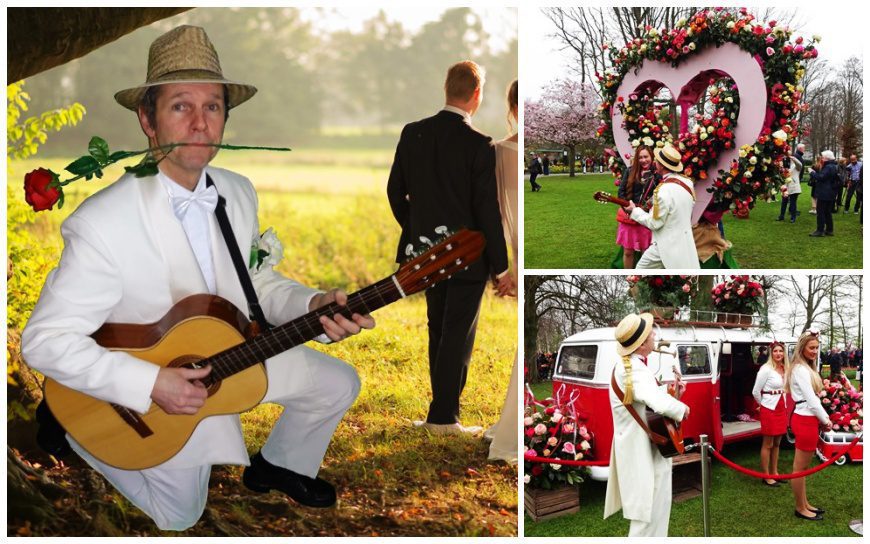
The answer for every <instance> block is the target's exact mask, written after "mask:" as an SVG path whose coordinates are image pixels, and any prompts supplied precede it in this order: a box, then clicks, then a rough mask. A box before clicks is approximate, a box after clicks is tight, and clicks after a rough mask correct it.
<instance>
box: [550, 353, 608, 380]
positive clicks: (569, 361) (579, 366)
mask: <svg viewBox="0 0 870 544" xmlns="http://www.w3.org/2000/svg"><path fill="white" fill-rule="evenodd" d="M597 358H598V346H595V345H591V346H565V347H563V348H562V351H560V352H559V364H558V368H557V370H556V371H557V372H558V373H559V374H561V375H562V376H570V377H573V378H589V379H592V378H593V377H594V376H595V360H596V359H597Z"/></svg>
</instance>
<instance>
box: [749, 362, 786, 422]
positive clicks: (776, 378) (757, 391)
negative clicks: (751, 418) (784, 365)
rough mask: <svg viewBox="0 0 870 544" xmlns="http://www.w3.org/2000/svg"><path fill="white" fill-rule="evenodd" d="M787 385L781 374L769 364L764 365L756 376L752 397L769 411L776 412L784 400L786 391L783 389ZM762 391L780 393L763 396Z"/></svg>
mask: <svg viewBox="0 0 870 544" xmlns="http://www.w3.org/2000/svg"><path fill="white" fill-rule="evenodd" d="M784 386H785V384H784V383H783V381H782V376H780V375H779V372H777V371H776V370H774V369H772V368H770V365H769V364H766V363H765V364H764V365H763V366H762V367H761V368H759V369H758V374H756V375H755V385H754V386H753V387H752V396H753V398H755V402H757V403H758V404H760V405H762V406H764V407H765V408H767V409H768V410H775V409H776V405H777V404H779V399H780V398H782V395H783V393H784V391H783V390H782V388H783V387H784ZM762 391H779V392H780V393H778V394H776V395H769V394H762Z"/></svg>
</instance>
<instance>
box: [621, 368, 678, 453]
mask: <svg viewBox="0 0 870 544" xmlns="http://www.w3.org/2000/svg"><path fill="white" fill-rule="evenodd" d="M610 387H612V388H613V393H614V394H615V395H616V398H618V399H619V402H622V399H624V398H625V395H624V394H623V393H622V390H620V389H619V385H618V384H617V383H616V368H614V369H613V373H612V374H611V375H610ZM623 406H624V407H625V409H626V410H628V413H629V414H631V417H633V418H634V420H635V421H637V424H638V425H640V428H641V429H643V432H645V433H646V435H647V436H648V437H649V439H650V440H651V441H652V443H653V444H657V445H659V446H664V445H665V444H667V443H668V442H670V439H669V438H668V437H666V436H662V435H660V434H658V433H656V432H653V431H652V430H651V429H650V428H649V427H647V424H646V423H644V421H643V419H641V417H640V415H639V414H638V413H637V410H635V409H634V406H632V405H630V404H628V405H626V404H623Z"/></svg>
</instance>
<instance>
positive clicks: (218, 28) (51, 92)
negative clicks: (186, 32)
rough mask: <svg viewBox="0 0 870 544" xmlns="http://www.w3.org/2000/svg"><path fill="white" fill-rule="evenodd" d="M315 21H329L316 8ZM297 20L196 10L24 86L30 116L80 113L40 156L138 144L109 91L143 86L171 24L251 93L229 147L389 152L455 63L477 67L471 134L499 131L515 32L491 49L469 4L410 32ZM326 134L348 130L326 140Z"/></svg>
mask: <svg viewBox="0 0 870 544" xmlns="http://www.w3.org/2000/svg"><path fill="white" fill-rule="evenodd" d="M515 13H516V12H515V11H514V12H513V14H514V15H513V16H514V17H515ZM309 14H310V12H309ZM316 14H317V16H319V17H331V16H335V13H334V12H331V11H330V10H326V9H318V10H316ZM304 15H305V14H303V13H302V11H301V10H300V9H296V8H197V9H194V10H191V11H189V12H185V13H182V14H180V15H177V16H174V17H171V18H168V19H164V20H162V21H158V22H156V23H154V24H152V25H149V26H147V27H143V28H141V29H139V30H137V31H135V32H133V33H131V34H129V35H127V36H125V37H123V38H121V39H119V40H117V41H115V42H112V43H110V44H107V45H106V46H104V47H101V48H99V49H97V50H96V51H94V52H92V53H90V54H88V55H87V56H85V57H83V58H81V59H78V60H76V61H73V62H70V63H67V64H65V65H63V66H59V67H57V68H55V69H52V70H49V71H47V72H44V73H42V74H39V75H37V76H34V77H32V78H29V79H28V80H27V90H28V92H29V93H30V95H31V96H32V97H33V101H32V107H33V108H34V109H36V110H37V111H41V110H45V109H50V108H53V107H56V105H57V104H67V103H71V102H81V103H82V104H84V105H85V106H86V107H87V108H88V110H89V111H90V112H91V115H89V116H88V117H87V118H86V119H85V120H84V121H83V122H82V123H81V124H80V125H79V126H78V127H76V128H74V129H70V130H68V131H65V132H64V133H63V134H59V135H58V136H57V137H56V138H54V139H52V142H51V145H47V146H45V149H43V152H45V153H50V154H73V153H79V152H81V151H82V150H83V149H85V148H86V147H87V141H88V140H89V139H90V137H91V136H92V135H100V136H102V137H103V138H105V139H106V140H108V141H109V142H110V143H111V145H112V148H113V149H136V148H138V147H141V144H142V143H143V141H144V136H143V135H142V134H141V130H140V128H139V124H138V121H137V120H136V118H135V116H134V115H131V114H129V113H126V112H125V111H124V110H123V109H122V108H121V107H120V106H118V104H117V103H116V102H115V101H114V98H113V95H114V94H115V93H116V92H117V91H119V90H121V89H124V88H128V87H133V86H135V85H138V84H140V83H142V82H143V81H144V78H145V72H146V62H147V54H148V47H149V45H150V44H151V42H152V41H153V40H154V39H155V38H156V37H157V36H159V35H160V34H162V33H164V32H166V31H167V30H169V29H171V28H173V27H175V26H177V25H180V24H193V25H198V26H202V27H204V28H205V29H206V31H207V32H208V34H209V37H210V38H211V40H212V42H213V43H214V45H215V47H216V48H217V50H218V54H219V55H220V60H221V66H222V68H223V71H224V75H225V76H227V77H228V78H229V79H231V80H235V81H241V82H245V83H250V84H253V85H255V86H256V87H257V88H258V89H259V92H258V93H257V96H256V97H255V98H254V99H253V100H251V101H250V102H248V103H246V104H245V105H244V106H243V107H241V108H239V110H238V111H237V112H236V111H234V112H232V113H231V115H230V117H231V120H230V122H229V123H228V125H227V131H226V134H225V140H226V141H228V142H243V143H245V144H254V145H289V146H291V147H292V146H301V145H318V144H320V145H329V146H331V145H334V146H336V147H345V146H355V147H356V146H359V147H392V146H393V145H395V143H396V141H397V138H398V132H399V130H400V129H401V126H403V125H404V124H405V123H407V122H410V121H413V120H416V119H418V118H421V117H424V116H427V115H431V114H433V113H435V112H436V111H437V110H438V109H439V108H440V107H441V106H442V105H443V101H444V98H443V83H444V76H445V74H446V71H447V67H448V66H449V65H450V64H452V63H454V62H457V61H459V60H463V59H466V58H469V59H472V60H475V61H476V62H478V63H480V64H481V65H483V66H484V67H485V68H486V70H487V84H486V87H485V99H484V102H483V105H482V107H481V109H480V111H479V112H478V114H477V115H476V116H475V124H476V126H478V127H479V128H480V129H481V130H483V131H484V132H487V133H489V134H492V135H493V136H494V137H501V136H503V135H505V134H507V132H508V127H507V124H506V116H505V114H506V106H505V100H504V95H505V90H506V88H507V85H508V84H509V83H510V81H511V80H513V79H514V78H515V77H516V75H517V53H518V47H517V39H516V33H515V32H514V35H513V36H509V37H508V38H510V44H509V47H508V49H507V50H505V51H493V49H492V47H491V46H490V45H489V43H490V40H489V38H490V34H489V33H488V30H487V29H486V28H485V27H484V23H483V20H482V19H481V16H480V15H479V14H478V13H476V12H475V11H474V10H472V9H470V8H454V9H448V10H445V11H444V12H443V13H442V15H441V17H440V19H438V20H434V21H430V22H428V23H425V24H424V25H423V26H422V27H420V29H419V30H417V31H415V32H412V31H410V30H408V29H407V28H405V27H404V26H403V24H402V23H400V22H396V21H392V20H390V18H388V17H387V15H386V14H385V13H384V12H383V11H382V12H380V13H378V15H376V16H374V17H372V18H371V19H369V20H367V21H365V22H364V24H363V26H362V29H361V30H360V31H348V30H337V31H333V32H327V31H323V30H320V29H319V28H318V25H315V24H313V23H312V21H311V20H310V19H311V17H310V16H309V17H305V16H304ZM321 26H322V25H321ZM327 26H328V25H327ZM327 126H329V127H332V126H339V127H350V128H351V129H352V130H345V131H338V132H340V134H338V135H332V136H331V137H330V138H329V139H325V137H324V135H323V128H324V127H327Z"/></svg>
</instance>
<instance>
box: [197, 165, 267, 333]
mask: <svg viewBox="0 0 870 544" xmlns="http://www.w3.org/2000/svg"><path fill="white" fill-rule="evenodd" d="M205 184H206V186H207V187H211V186H213V185H214V182H213V181H212V180H211V176H209V175H208V174H206V175H205ZM215 190H217V188H215ZM226 205H227V201H226V199H225V198H224V197H222V196H220V195H218V204H217V206H216V207H215V209H214V215H215V217H216V218H217V222H218V226H219V227H220V229H221V234H223V236H224V242H226V244H227V250H228V251H229V252H230V258H232V260H233V266H234V267H235V269H236V274H237V275H238V276H239V282H240V283H241V284H242V291H244V292H245V298H246V299H247V300H248V310H249V311H250V313H251V315H253V316H254V320H255V321H256V322H257V324H258V325H260V331H262V332H265V331H267V330H269V329H270V328H272V326H271V325H270V324H269V322H268V321H266V316H265V314H263V309H262V308H261V307H260V300H259V299H258V298H257V292H256V291H255V290H254V284H253V283H251V276H250V275H249V274H248V267H247V266H246V265H245V260H244V259H243V258H242V252H241V250H239V244H238V243H237V242H236V237H235V235H234V234H233V227H232V226H230V220H229V218H228V217H227V210H226Z"/></svg>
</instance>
